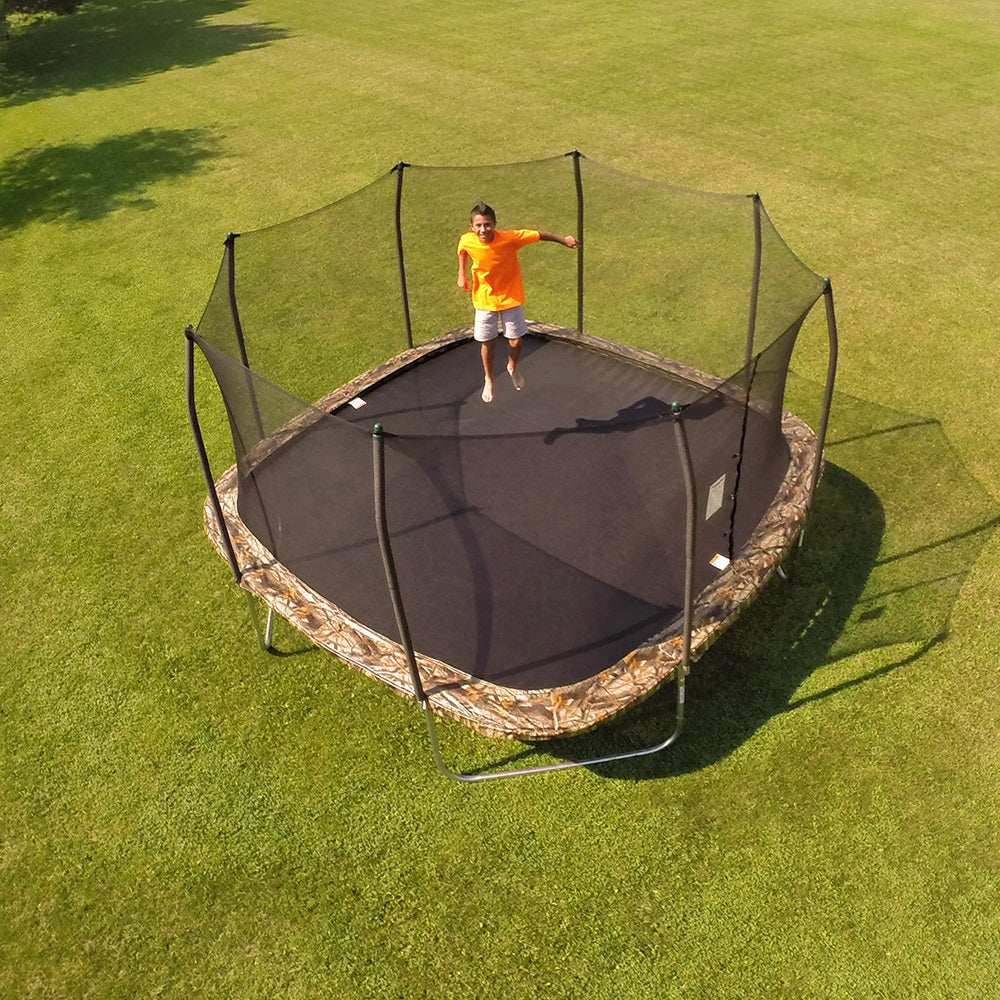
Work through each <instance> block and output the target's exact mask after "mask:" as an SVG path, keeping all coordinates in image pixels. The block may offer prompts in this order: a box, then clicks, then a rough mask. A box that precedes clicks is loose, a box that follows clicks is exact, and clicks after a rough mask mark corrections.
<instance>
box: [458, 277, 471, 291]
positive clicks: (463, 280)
mask: <svg viewBox="0 0 1000 1000" xmlns="http://www.w3.org/2000/svg"><path fill="white" fill-rule="evenodd" d="M458 287H459V288H461V289H462V291H463V292H467V291H468V290H469V279H468V278H467V277H466V276H465V275H464V274H460V275H459V276H458Z"/></svg>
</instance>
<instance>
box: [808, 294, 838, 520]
mask: <svg viewBox="0 0 1000 1000" xmlns="http://www.w3.org/2000/svg"><path fill="white" fill-rule="evenodd" d="M823 302H824V304H825V305H826V329H827V334H828V335H829V338H830V355H829V358H828V360H827V365H826V386H825V388H824V390H823V411H822V414H821V415H820V420H819V429H818V431H817V433H816V458H815V459H814V460H813V467H812V475H811V476H810V477H809V495H808V500H807V503H809V504H812V498H813V491H814V490H815V489H816V484H817V483H818V482H819V475H820V472H821V470H822V468H823V446H824V444H825V442H826V431H827V427H828V426H829V423H830V409H831V407H832V406H833V383H834V381H835V380H836V377H837V316H836V314H835V312H834V309H833V286H832V285H831V283H830V279H829V278H824V279H823Z"/></svg>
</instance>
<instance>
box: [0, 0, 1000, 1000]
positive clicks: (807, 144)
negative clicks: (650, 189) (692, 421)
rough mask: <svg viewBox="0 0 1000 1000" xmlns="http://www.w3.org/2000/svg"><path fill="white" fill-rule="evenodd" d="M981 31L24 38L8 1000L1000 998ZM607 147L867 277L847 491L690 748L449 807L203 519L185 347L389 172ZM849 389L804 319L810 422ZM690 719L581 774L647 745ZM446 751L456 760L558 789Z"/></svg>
mask: <svg viewBox="0 0 1000 1000" xmlns="http://www.w3.org/2000/svg"><path fill="white" fill-rule="evenodd" d="M995 15H996V6H995V3H994V2H993V0H954V2H949V3H944V2H942V0H905V2H898V3H890V4H885V5H874V4H871V3H867V2H862V0H845V2H843V3H841V4H838V5H830V4H819V3H816V2H812V0H784V2H778V0H762V2H760V3H757V4H752V5H748V4H746V3H737V2H734V0H720V2H718V3H715V4H705V3H693V2H689V0H681V2H677V3H673V4H664V3H661V2H652V0H625V2H624V3H620V4H608V3H598V2H596V0H578V2H577V3H575V4H572V5H567V4H556V3H552V2H549V0H514V2H512V3H508V4H505V5H503V6H502V7H501V8H499V9H497V10H495V11H494V10H490V11H489V13H487V14H480V13H478V12H476V11H474V10H472V9H471V8H469V9H462V8H456V7H455V6H454V5H449V4H444V3H432V2H426V0H424V2H416V3H402V2H399V0H371V2H369V3H367V4H363V5H360V6H359V5H357V4H355V3H347V2H345V0H330V2H325V3H314V2H307V0H248V2H241V0H88V2H86V3H85V4H84V5H83V6H82V7H81V8H80V9H79V11H78V13H77V14H76V15H74V16H73V17H71V18H63V19H51V20H43V21H41V22H36V23H34V24H25V23H23V22H16V23H15V24H14V35H13V39H12V41H11V43H10V44H9V46H8V48H7V51H6V54H5V61H4V62H3V63H2V64H0V280H2V288H0V333H2V337H3V343H4V347H3V350H2V352H0V385H2V390H3V391H2V393H0V426H2V428H3V445H2V448H3V451H2V458H3V465H2V469H3V489H2V492H0V539H2V548H0V560H2V562H0V580H2V583H0V592H2V594H3V596H4V600H3V604H2V607H3V613H4V625H5V628H4V642H3V653H2V670H0V996H3V997H7V996H9V997H36V996H37V997H71V998H78V997H101V998H103V997H123V998H125V997H127V998H133V997H147V996H158V997H192V996H196V997H202V996H219V997H241V998H242V997H246V998H250V997H254V998H257V997H282V998H299V997H301V998H305V997H310V998H311V997H326V996H329V997H354V996H358V997H400V998H413V997H428V998H435V1000H437V998H452V997H454V998H467V997H504V998H511V1000H513V998H522V997H525V998H528V997H539V998H547V1000H548V998H567V1000H569V998H580V997H587V998H590V997H594V998H605V997H606V998H612V997H615V998H618V997H628V998H651V1000H652V998H669V997H703V998H708V1000H715V998H728V997H733V998H736V997H769V998H770V997H785V996H787V997H816V998H829V997H834V998H851V1000H853V998H861V997H879V998H900V1000H903V998H906V1000H909V998H914V997H929V998H938V997H940V998H949V1000H950V998H965V997H968V998H976V1000H982V998H988V997H1000V980H998V976H997V955H998V954H1000V916H998V912H1000V892H998V885H1000V862H998V854H1000V852H998V848H1000V838H998V820H997V817H998V816H1000V794H998V763H1000V761H998V750H997V747H998V740H997V732H998V729H1000V710H998V704H1000V697H998V696H1000V686H998V683H997V673H996V666H997V663H998V661H1000V657H998V653H1000V627H998V625H997V618H996V608H997V606H998V604H1000V574H998V572H997V569H996V565H997V561H998V558H1000V538H998V535H997V532H996V526H997V523H998V521H997V515H998V511H1000V465H998V462H997V460H996V455H997V453H998V450H1000V375H998V372H1000V350H998V347H997V337H996V330H997V322H996V319H995V309H996V291H997V279H996V273H995V271H996V246H997V233H998V232H1000V211H998V207H997V206H998V202H997V191H998V189H1000V129H998V128H997V126H998V113H997V108H998V106H1000V105H998V103H997V94H998V93H1000V22H998V20H997V18H996V16H995ZM574 147H576V148H579V149H580V150H582V151H583V152H584V153H585V154H586V155H588V156H590V157H592V158H594V159H596V160H599V161H601V162H603V163H607V164H609V165H611V166H614V167H617V168H619V169H621V170H625V171H631V172H634V173H637V174H641V175H645V176H649V177H655V178H659V179H664V180H668V181H671V182H673V183H677V184H680V185H684V186H689V187H693V188H698V189H704V190H709V191H731V192H750V191H754V190H756V191H759V192H760V193H761V195H762V197H763V199H764V203H765V205H766V206H767V209H768V212H769V214H770V216H771V218H772V219H773V220H774V222H775V224H776V225H777V227H778V229H779V230H780V232H781V233H782V235H783V236H784V237H785V238H786V240H787V241H788V242H789V244H790V245H791V246H792V248H793V249H794V250H795V251H796V252H797V253H798V254H799V255H800V256H801V257H802V258H803V260H804V261H805V262H806V263H807V264H808V265H809V266H811V267H812V268H814V269H815V270H817V271H819V272H820V273H823V274H829V275H830V276H831V277H832V280H833V285H834V291H835V298H836V306H837V316H838V321H839V324H840V332H841V368H840V378H839V383H838V386H839V392H838V399H837V402H836V407H835V410H834V415H833V419H832V425H831V429H830V447H829V449H828V469H827V474H826V476H825V478H824V480H823V483H822V485H821V488H820V491H819V493H818V495H817V499H816V508H815V511H814V512H813V517H812V520H811V522H810V526H809V529H808V531H807V535H806V545H805V547H804V548H803V549H802V551H801V552H800V553H799V555H798V556H797V558H796V561H795V565H794V567H793V574H792V579H791V580H790V581H789V582H788V583H778V582H777V581H775V584H776V585H775V586H771V587H769V588H768V590H767V591H766V592H765V593H764V594H763V595H762V597H761V598H760V601H759V602H758V604H757V605H755V606H754V608H753V609H752V610H751V611H750V612H749V613H748V614H747V615H746V617H745V618H743V619H742V620H741V621H740V622H739V623H738V625H737V626H736V627H735V628H734V630H733V631H732V632H730V633H729V634H727V635H726V636H725V637H724V639H723V640H722V641H721V642H720V643H719V644H717V645H716V646H715V647H713V649H712V650H711V651H710V652H709V654H708V655H707V656H706V657H705V658H704V659H703V660H702V661H701V662H700V663H699V664H698V665H697V666H696V667H695V670H694V672H693V674H692V677H691V680H690V686H689V700H688V718H689V726H688V729H687V731H686V732H685V734H684V736H683V738H682V740H681V742H680V744H679V745H678V746H677V747H676V748H675V750H673V751H671V752H670V753H669V754H668V755H664V756H663V757H661V758H652V759H647V760H646V761H644V762H642V763H638V764H633V765H630V766H617V767H610V766H609V767H606V768H603V769H599V770H597V771H594V770H580V771H573V772H567V773H563V774H557V775H548V776H543V777H540V778H534V779H530V780H522V781H517V782H499V783H493V784H490V785H488V786H478V787H474V788H466V787H458V786H455V785H453V784H451V783H449V782H447V781H445V780H444V779H443V778H441V777H440V776H439V775H438V774H437V773H436V772H435V771H434V769H433V767H432V765H431V762H430V759H429V756H428V753H427V747H426V735H425V733H424V730H423V722H422V719H421V718H420V715H419V713H418V712H417V711H416V709H415V708H414V706H413V705H412V704H409V703H407V702H405V701H403V700H401V699H399V698H397V697H395V696H394V695H392V694H391V693H390V692H389V691H388V690H386V689H383V688H382V687H381V686H380V685H377V684H374V683H372V682H370V681H366V680H365V679H363V678H361V677H360V676H358V675H357V674H355V673H354V672H353V671H351V670H349V669H348V668H347V667H345V666H344V665H343V664H340V663H338V662H337V661H336V660H334V659H333V658H331V657H330V656H328V655H327V654H324V653H320V652H319V651H316V650H312V649H310V648H308V646H307V644H306V643H305V641H304V640H303V639H301V638H300V637H299V636H298V635H297V633H294V632H293V631H292V630H291V629H290V628H288V627H287V626H284V625H279V629H278V644H279V645H280V646H281V647H282V648H283V649H285V650H286V651H289V652H291V653H292V654H293V655H289V656H284V657H273V656H269V655H267V654H264V653H261V652H259V651H258V650H257V648H256V645H255V643H254V641H253V636H252V633H251V630H250V626H249V622H248V619H247V615H246V609H245V606H244V603H243V601H242V599H241V597H240V594H239V593H238V591H237V589H236V588H235V587H234V586H233V585H232V582H231V579H230V578H229V574H228V570H227V569H226V567H225V565H224V564H223V563H222V562H221V561H220V560H219V559H218V558H217V556H216V555H215V554H214V553H213V552H212V550H211V548H210V546H209V543H208V541H207V540H206V538H205V536H204V533H203V531H202V527H201V504H202V500H203V495H204V484H203V481H202V480H201V476H200V471H199V469H198V465H197V460H196V455H195V451H194V448H193V444H192V441H191V435H190V432H189V429H188V426H187V420H186V413H185V407H184V391H183V355H184V343H183V335H182V331H183V328H184V325H185V324H186V323H188V322H197V320H198V318H199V315H200V312H201V310H202V308H203V307H204V304H205V302H206V300H207V298H208V294H209V292H210V290H211V286H212V282H213V281H214V278H215V272H216V269H217V267H218V263H219V259H220V255H221V251H222V241H223V240H224V238H225V236H226V234H227V233H228V232H230V231H236V232H240V231H247V230H251V229H255V228H259V227H262V226H266V225H270V224H272V223H275V222H278V221H281V220H283V219H286V218H288V217H291V216H294V215H298V214H300V213H303V212H306V211H308V210H310V209H313V208H315V207H317V206H319V205H322V204H324V203H326V202H329V201H331V200H333V199H335V198H338V197H340V196H342V195H344V194H346V193H348V192H350V191H352V190H354V189H356V188H358V187H359V186H361V185H362V184H364V183H366V182H368V181H370V180H372V179H373V178H375V177H377V176H379V175H381V174H382V173H384V172H385V171H386V170H388V169H389V168H390V167H391V166H392V165H393V164H394V163H396V162H397V161H399V160H400V159H405V160H407V161H409V162H413V163H427V164H430V163H441V164H466V163H476V164H482V163H490V162H498V161H515V160H522V159H535V158H539V157H542V156H548V155H553V154H557V153H561V152H564V151H566V150H569V149H572V148H574ZM523 221H524V222H525V223H526V224H536V225H538V226H540V227H542V228H546V220H544V219H538V220H523ZM462 222H463V220H460V219H456V227H458V226H460V225H461V224H462ZM594 332H599V331H594ZM825 363H826V361H825V331H824V328H823V324H822V321H821V317H820V316H819V315H817V316H816V317H815V318H813V319H810V321H809V322H808V323H807V326H806V328H805V329H804V331H803V335H802V338H801V342H800V344H799V346H798V348H797V349H796V354H795V357H794V359H793V367H794V369H795V372H796V377H795V379H794V380H793V381H792V383H791V385H790V402H791V403H792V404H793V406H798V405H799V404H800V403H801V405H802V407H803V408H804V409H805V411H806V412H804V413H803V415H804V416H808V417H810V418H812V417H814V414H813V413H809V412H808V407H809V405H810V404H809V403H808V400H810V399H812V398H813V397H814V395H815V386H816V385H817V383H821V382H822V378H823V375H824V371H825ZM214 412H215V414H216V415H217V416H218V417H219V418H220V419H219V422H218V423H217V424H216V423H211V424H210V425H209V426H207V427H206V431H207V434H208V437H209V445H210V448H212V449H213V450H214V451H215V452H216V453H220V449H225V448H226V447H227V443H226V434H227V431H226V429H225V428H224V427H223V426H222V423H221V417H222V414H221V412H220V411H219V409H218V407H216V408H215V410H214ZM220 471H221V463H220ZM671 697H672V691H671V690H665V691H663V692H662V693H661V695H658V696H657V697H655V698H654V699H652V700H651V701H650V702H648V703H647V704H646V705H644V706H642V707H641V709H639V710H638V711H636V712H635V713H633V714H632V716H631V717H630V718H629V719H626V720H624V722H623V723H622V724H621V725H620V726H615V725H611V726H608V727H605V729H603V730H601V731H599V732H598V733H596V734H593V735H591V736H589V737H587V738H586V740H583V741H581V742H583V743H584V744H585V745H586V746H588V747H593V746H594V745H598V746H601V747H605V746H610V745H612V743H613V742H614V740H615V738H616V737H619V738H623V737H626V736H627V735H628V731H630V730H635V731H637V732H638V733H639V735H641V736H645V735H649V733H651V732H652V731H653V729H654V727H656V726H657V725H659V723H660V721H661V717H663V716H665V715H666V716H669V712H670V699H671ZM444 734H445V739H446V751H447V753H448V754H449V756H450V757H451V759H453V760H456V761H460V762H463V763H465V764H470V763H482V764H485V763H488V762H490V761H494V762H496V761H502V760H504V759H507V758H509V757H518V756H519V755H522V754H523V753H525V751H527V750H528V748H526V747H523V746H521V745H520V744H510V743H497V742H492V741H488V740H486V739H484V738H482V737H479V736H477V735H476V734H474V733H472V732H471V731H468V730H466V729H464V728H462V727H460V726H457V725H445V726H444ZM521 759H524V758H521ZM532 759H534V757H532Z"/></svg>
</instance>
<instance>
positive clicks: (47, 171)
mask: <svg viewBox="0 0 1000 1000" xmlns="http://www.w3.org/2000/svg"><path fill="white" fill-rule="evenodd" d="M216 149H217V140H216V139H215V138H214V137H213V136H212V135H211V134H210V133H207V132H204V131H203V130H201V129H179V130H177V129H175V130H164V129H143V130H142V131H140V132H133V133H132V134H131V135H122V136H114V137H112V138H110V139H102V140H101V141H100V142H97V143H94V144H93V145H83V144H75V143H69V144H66V145H62V146H39V147H36V148H33V149H26V150H22V151H21V152H19V153H17V154H16V155H15V156H12V157H10V158H9V159H7V160H4V161H3V162H0V239H2V238H3V237H4V236H5V235H10V233H11V232H12V231H13V230H15V229H18V228H19V227H21V226H24V225H27V224H28V223H30V222H38V221H42V222H65V223H68V224H75V223H82V222H88V221H91V220H93V219H99V218H101V217H102V216H104V215H107V214H108V213H109V212H112V211H114V210H115V209H117V208H122V207H125V206H129V207H138V208H149V207H151V206H152V205H153V201H152V200H151V199H149V198H148V197H146V196H145V195H144V194H143V192H144V191H145V189H146V188H147V187H148V186H149V185H151V184H154V183H156V182H157V181H160V180H163V179H164V178H167V177H172V176H177V175H181V174H185V173H190V172H191V171H193V170H196V169H198V167H199V166H200V165H201V163H202V162H204V161H205V160H206V159H208V158H210V157H213V156H215V155H217V153H216Z"/></svg>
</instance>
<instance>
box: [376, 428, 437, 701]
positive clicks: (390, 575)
mask: <svg viewBox="0 0 1000 1000" xmlns="http://www.w3.org/2000/svg"><path fill="white" fill-rule="evenodd" d="M372 483H373V492H374V495H375V529H376V531H377V532H378V544H379V549H380V550H381V553H382V568H383V570H384V571H385V582H386V585H387V586H388V588H389V599H390V600H391V601H392V611H393V614H394V615H395V616H396V627H397V628H398V629H399V644H400V645H401V646H402V647H403V652H404V653H405V654H406V666H407V668H408V669H409V672H410V682H411V683H412V684H413V694H414V697H415V698H416V699H417V701H418V702H419V703H420V707H421V708H424V707H425V706H426V704H427V696H426V694H425V693H424V686H423V684H422V683H421V680H420V672H419V671H418V670H417V660H416V656H415V655H414V652H413V641H412V640H411V638H410V626H409V623H408V622H407V620H406V612H405V610H404V608H403V598H402V595H401V594H400V592H399V577H398V575H397V573H396V560H395V559H394V558H393V554H392V543H391V542H390V541H389V526H388V519H387V517H386V500H385V435H384V434H383V431H382V425H381V424H376V425H375V427H374V429H373V430H372Z"/></svg>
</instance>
